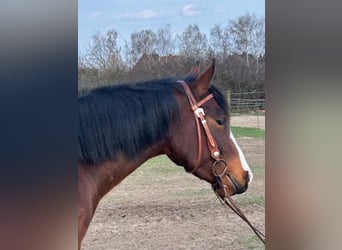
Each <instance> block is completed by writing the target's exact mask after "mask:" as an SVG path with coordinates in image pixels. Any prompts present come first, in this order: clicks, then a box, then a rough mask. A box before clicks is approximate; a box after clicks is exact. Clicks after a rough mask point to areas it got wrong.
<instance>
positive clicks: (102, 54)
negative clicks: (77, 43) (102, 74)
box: [85, 30, 123, 71]
mask: <svg viewBox="0 0 342 250" xmlns="http://www.w3.org/2000/svg"><path fill="white" fill-rule="evenodd" d="M117 37H118V33H117V32H116V31H115V30H109V31H107V32H106V34H104V35H102V34H101V33H100V32H96V33H95V34H93V35H92V36H91V38H90V41H89V43H88V48H87V51H86V53H85V62H86V64H87V66H90V67H94V68H97V69H99V70H101V71H107V70H118V69H120V68H122V67H123V62H122V59H121V55H120V53H121V49H120V48H119V47H118V46H117V43H116V39H117Z"/></svg>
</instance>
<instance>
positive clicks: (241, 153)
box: [230, 130, 253, 183]
mask: <svg viewBox="0 0 342 250" xmlns="http://www.w3.org/2000/svg"><path fill="white" fill-rule="evenodd" d="M230 139H231V140H232V142H233V143H234V145H235V147H236V149H237V151H238V153H239V158H240V161H241V165H242V168H243V170H245V171H247V172H248V175H249V183H251V182H252V180H253V173H252V170H251V169H250V167H249V165H248V163H247V161H246V158H245V155H244V153H243V152H242V150H241V148H240V146H239V144H238V143H237V142H236V139H235V137H234V134H233V132H232V131H231V130H230Z"/></svg>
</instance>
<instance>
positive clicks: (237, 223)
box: [82, 116, 265, 250]
mask: <svg viewBox="0 0 342 250" xmlns="http://www.w3.org/2000/svg"><path fill="white" fill-rule="evenodd" d="M237 117H238V119H237V120H235V117H232V121H231V123H232V125H233V126H235V127H239V125H240V123H239V121H242V120H243V119H242V118H241V116H237ZM259 118H260V117H259ZM259 118H258V119H259ZM246 119H247V120H253V118H251V117H247V118H246ZM262 119H263V121H264V118H261V119H260V120H262ZM260 120H259V121H260ZM259 121H258V122H259ZM247 123H248V122H247ZM245 124H246V121H245V120H244V121H243V122H242V123H241V125H245ZM258 125H259V127H260V123H259V124H258ZM262 126H263V128H264V124H262ZM241 127H245V126H241ZM246 127H253V126H246ZM237 131H238V132H237ZM233 132H234V134H235V136H236V138H237V141H238V143H239V145H240V147H241V148H242V150H243V151H244V153H245V156H246V159H247V161H248V163H249V165H250V167H251V169H252V171H253V173H254V180H253V182H252V184H251V185H250V187H249V189H248V190H247V192H245V193H244V194H242V195H237V196H234V197H233V199H234V200H235V201H236V203H237V204H238V206H239V207H240V208H241V210H242V211H243V212H244V213H245V214H246V216H247V217H248V218H249V219H250V221H251V222H252V223H253V224H254V225H255V226H256V227H257V228H258V229H260V230H261V231H262V232H265V179H264V176H265V159H264V156H265V154H264V151H265V150H264V149H265V137H264V131H263V130H261V131H260V129H241V128H233ZM82 249H83V250H109V249H264V245H263V244H262V242H261V241H260V240H259V239H258V238H257V236H255V235H254V233H253V232H252V230H251V229H250V228H249V227H248V226H247V225H246V224H245V223H244V222H243V221H242V220H241V219H240V218H239V217H238V216H236V215H235V214H234V213H233V212H232V211H229V213H228V215H227V213H226V210H225V209H224V208H223V207H222V205H221V204H220V202H219V201H218V200H217V198H216V196H215V194H214V193H213V191H212V190H211V187H210V185H209V184H208V183H206V182H205V181H201V180H199V179H198V178H197V177H195V176H193V175H191V174H187V173H186V172H185V171H184V169H183V168H182V167H179V166H176V165H174V164H173V163H172V162H171V161H170V160H169V159H168V158H167V157H166V156H159V157H156V158H153V159H151V160H149V161H148V162H146V163H145V164H144V165H143V166H141V167H139V168H138V169H137V170H136V171H135V172H134V173H133V174H131V175H130V176H128V177H127V178H126V179H125V180H124V181H123V182H122V183H121V184H119V185H118V186H117V187H115V188H114V189H113V190H112V191H111V192H109V193H108V194H107V195H106V196H105V197H104V198H103V199H102V201H101V202H100V204H99V206H98V208H97V210H96V212H95V215H94V218H93V220H92V222H91V224H90V227H89V229H88V233H87V235H86V237H85V239H84V241H83V248H82Z"/></svg>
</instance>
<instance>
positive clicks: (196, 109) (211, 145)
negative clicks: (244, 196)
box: [178, 81, 237, 195]
mask: <svg viewBox="0 0 342 250" xmlns="http://www.w3.org/2000/svg"><path fill="white" fill-rule="evenodd" d="M178 82H179V83H180V84H181V86H182V87H183V89H184V91H185V93H186V96H187V97H188V100H189V103H190V106H191V110H192V112H193V114H194V116H195V121H196V127H197V137H198V155H197V160H196V163H195V167H194V168H193V169H192V171H191V173H195V172H196V170H197V169H198V168H199V166H200V164H201V157H202V151H203V145H202V133H201V128H200V125H199V121H201V124H202V126H203V129H204V132H205V135H206V136H207V144H208V149H209V151H210V156H211V158H213V159H214V163H213V166H212V171H213V175H214V176H215V177H216V183H214V184H213V187H214V188H215V189H217V188H223V190H224V192H225V195H226V194H227V189H228V187H227V186H226V185H224V184H223V182H222V177H223V176H227V177H228V179H229V181H230V182H231V183H232V186H233V187H234V189H235V191H237V185H236V183H235V181H234V180H233V179H232V178H231V177H230V175H229V173H227V171H228V165H227V162H226V161H225V160H223V159H222V158H220V156H221V152H220V150H219V148H218V145H217V142H216V140H215V138H214V137H213V135H212V134H211V132H210V129H209V127H208V124H207V120H206V119H205V112H204V110H203V108H201V106H202V105H203V104H205V103H206V102H208V101H209V100H211V99H212V98H213V97H214V95H213V94H209V95H207V96H206V97H204V98H203V99H202V100H200V101H199V102H197V101H196V99H195V97H194V95H193V94H192V92H191V90H190V87H189V86H188V84H187V83H186V82H184V81H178ZM220 164H222V165H223V166H224V168H223V171H221V172H219V171H218V170H217V166H219V165H220Z"/></svg>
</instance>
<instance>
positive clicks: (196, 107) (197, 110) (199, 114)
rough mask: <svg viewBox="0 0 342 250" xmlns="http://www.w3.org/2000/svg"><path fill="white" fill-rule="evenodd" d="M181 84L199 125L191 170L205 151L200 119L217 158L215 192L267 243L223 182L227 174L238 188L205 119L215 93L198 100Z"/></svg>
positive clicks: (209, 144) (222, 201) (221, 200)
mask: <svg viewBox="0 0 342 250" xmlns="http://www.w3.org/2000/svg"><path fill="white" fill-rule="evenodd" d="M178 82H179V83H180V84H181V86H182V87H183V89H184V91H185V93H186V96H187V97H188V100H189V103H190V105H191V110H192V112H193V113H194V117H195V121H196V127H197V137H198V155H197V160H196V164H195V167H194V168H193V170H192V171H191V173H194V172H196V170H197V169H198V168H199V166H200V163H201V156H202V151H203V145H202V133H201V128H200V125H199V120H200V121H201V124H202V126H203V128H204V132H205V134H206V136H207V144H208V149H209V151H210V155H211V158H213V159H214V160H215V162H214V164H213V166H212V171H213V175H214V176H215V177H216V180H217V181H216V183H215V184H213V185H212V188H213V190H214V193H215V194H216V196H217V197H218V199H219V200H220V202H221V204H222V205H223V206H224V207H225V208H226V209H227V211H228V208H230V209H231V210H233V211H234V213H236V214H237V215H238V216H239V217H240V218H241V219H242V220H243V221H245V222H246V223H247V224H248V225H249V227H250V228H251V229H252V230H253V232H254V233H255V234H256V235H257V236H258V238H259V239H260V240H261V241H262V242H263V243H264V244H265V235H264V234H263V233H261V232H260V231H259V230H258V229H257V228H255V227H254V226H253V225H252V224H251V223H250V221H249V220H248V219H247V217H246V216H245V215H244V213H243V212H242V211H241V210H240V209H239V207H238V206H237V205H236V204H235V202H234V201H233V199H232V198H231V197H230V195H229V193H228V192H227V189H228V188H227V186H226V185H224V184H223V182H222V178H223V177H224V176H226V177H227V178H228V180H229V181H230V182H231V183H232V185H233V187H234V188H235V189H236V184H235V181H234V180H233V178H231V176H230V175H229V173H227V171H228V165H227V163H226V161H225V160H223V159H221V158H220V155H221V153H220V150H219V148H218V146H217V143H216V140H215V138H214V137H213V136H212V134H211V132H210V129H209V127H208V124H207V120H206V119H205V113H204V110H203V108H201V106H202V105H203V104H205V103H206V102H208V101H209V100H211V99H212V98H213V97H214V95H213V94H209V95H208V96H206V97H205V98H203V99H202V100H200V101H199V102H197V101H196V99H195V97H194V95H193V94H192V92H191V90H190V87H189V86H188V84H187V83H185V82H184V81H178ZM219 163H222V164H223V165H224V169H223V171H222V173H219V172H218V171H217V170H216V166H217V165H218V164H219ZM216 189H223V190H224V197H225V198H224V199H222V198H221V197H220V196H219V194H218V193H217V192H216Z"/></svg>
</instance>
